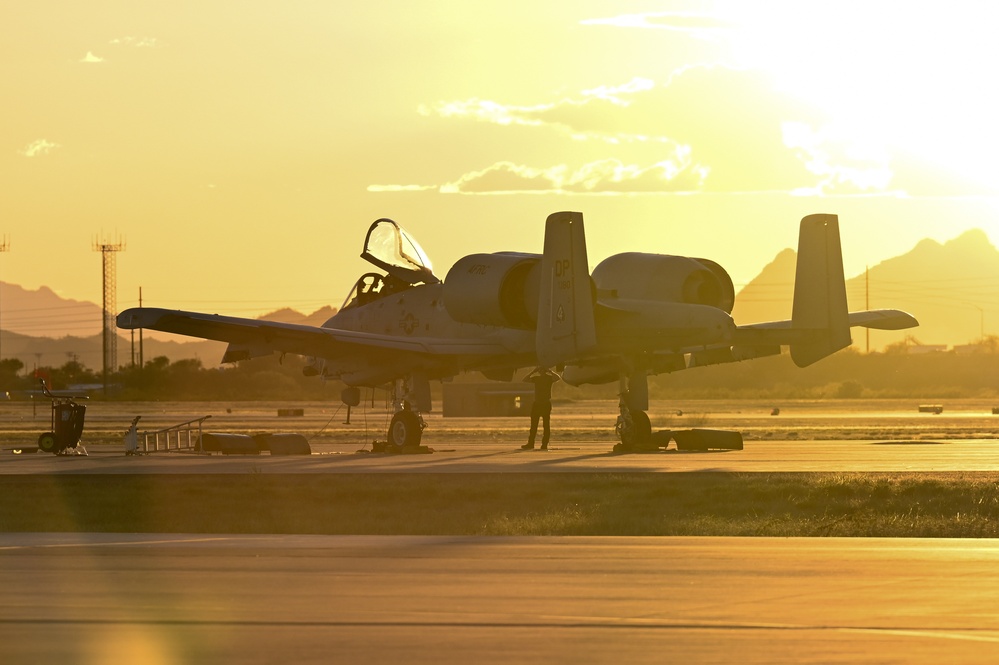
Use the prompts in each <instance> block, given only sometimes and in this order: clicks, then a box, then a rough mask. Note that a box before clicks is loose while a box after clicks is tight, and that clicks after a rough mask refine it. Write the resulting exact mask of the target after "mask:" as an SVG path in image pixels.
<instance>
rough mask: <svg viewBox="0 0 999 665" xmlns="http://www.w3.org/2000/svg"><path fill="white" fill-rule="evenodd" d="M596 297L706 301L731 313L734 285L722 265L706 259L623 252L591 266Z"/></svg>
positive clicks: (702, 302)
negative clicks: (592, 267)
mask: <svg viewBox="0 0 999 665" xmlns="http://www.w3.org/2000/svg"><path fill="white" fill-rule="evenodd" d="M593 281H594V282H595V284H596V286H597V293H598V294H599V295H600V297H605V296H608V297H611V298H621V299H629V300H652V301H660V302H674V303H685V304H689V305H708V306H710V307H716V308H718V309H721V310H724V311H725V312H726V313H728V314H731V313H732V307H733V306H734V305H735V286H734V285H733V284H732V278H731V277H729V274H728V273H727V272H725V269H724V268H722V267H721V266H720V265H718V264H717V263H715V262H714V261H710V260H708V259H695V258H690V257H686V256H669V255H666V254H644V253H641V252H626V253H624V254H615V255H614V256H609V257H607V258H606V259H604V260H603V261H601V262H600V264H599V265H598V266H597V267H596V268H595V269H594V270H593Z"/></svg>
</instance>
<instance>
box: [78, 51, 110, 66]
mask: <svg viewBox="0 0 999 665" xmlns="http://www.w3.org/2000/svg"><path fill="white" fill-rule="evenodd" d="M79 62H85V63H88V64H92V63H98V62H104V58H101V57H98V56H96V55H94V54H93V52H92V51H87V55H85V56H83V57H82V58H81V59H80V60H79Z"/></svg>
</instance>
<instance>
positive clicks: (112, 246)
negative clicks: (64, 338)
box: [94, 238, 125, 393]
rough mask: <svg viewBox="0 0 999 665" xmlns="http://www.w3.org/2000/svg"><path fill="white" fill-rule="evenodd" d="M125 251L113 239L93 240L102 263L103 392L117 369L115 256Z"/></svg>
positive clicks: (122, 245)
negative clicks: (109, 240) (109, 378)
mask: <svg viewBox="0 0 999 665" xmlns="http://www.w3.org/2000/svg"><path fill="white" fill-rule="evenodd" d="M124 250H125V243H124V242H122V241H119V240H118V239H117V238H115V241H114V242H107V241H106V240H104V239H101V240H97V239H96V238H95V239H94V251H95V252H100V253H101V258H102V259H103V263H104V325H103V326H102V327H101V334H102V339H103V341H104V372H103V376H104V392H105V393H106V392H107V391H108V377H109V376H110V375H111V374H113V373H114V372H115V370H116V369H118V332H117V328H116V326H115V321H114V320H115V316H117V314H118V312H117V311H116V310H117V304H116V302H117V300H116V295H115V288H116V284H117V281H118V278H117V276H116V275H115V256H116V254H117V253H118V252H122V251H124Z"/></svg>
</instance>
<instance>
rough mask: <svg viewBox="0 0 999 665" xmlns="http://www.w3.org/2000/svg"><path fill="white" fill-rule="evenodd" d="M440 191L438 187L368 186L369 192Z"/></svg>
mask: <svg viewBox="0 0 999 665" xmlns="http://www.w3.org/2000/svg"><path fill="white" fill-rule="evenodd" d="M436 189H440V187H439V186H438V185H368V188H367V190H368V191H369V192H423V191H427V190H436Z"/></svg>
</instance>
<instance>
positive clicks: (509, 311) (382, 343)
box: [117, 212, 918, 450]
mask: <svg viewBox="0 0 999 665" xmlns="http://www.w3.org/2000/svg"><path fill="white" fill-rule="evenodd" d="M361 257H362V258H364V259H366V260H367V261H368V262H370V263H371V264H373V265H374V266H375V267H377V268H379V269H380V271H383V272H368V273H365V274H363V275H361V277H360V278H359V279H358V280H357V282H356V283H355V284H354V287H353V288H352V289H351V291H350V294H349V295H348V296H347V299H346V300H345V301H344V303H343V306H342V307H341V308H340V309H339V311H337V313H336V314H335V315H334V316H333V317H332V318H330V319H329V320H328V321H327V322H326V323H324V324H323V325H322V326H321V327H314V326H307V325H297V324H291V323H277V322H272V321H259V320H255V319H244V318H234V317H229V316H219V315H216V314H202V313H197V312H185V311H173V310H166V309H155V308H134V309H128V310H125V311H124V312H122V313H121V314H120V315H118V319H117V324H118V327H119V328H124V329H135V328H148V329H152V330H161V331H164V332H170V333H179V334H182V335H190V336H193V337H200V338H204V339H213V340H219V341H224V342H228V343H229V346H228V348H227V350H226V352H225V355H224V357H223V359H222V362H233V361H238V360H243V359H248V358H253V357H258V356H264V355H270V354H272V353H275V352H277V353H292V354H300V355H303V356H307V357H308V358H309V364H308V365H307V366H306V368H305V372H306V373H307V374H311V375H318V376H321V377H323V378H326V379H339V380H341V381H342V382H344V383H345V384H346V386H347V387H346V388H345V389H344V390H343V393H342V395H341V397H342V400H343V402H344V403H345V404H348V405H354V406H356V405H357V404H358V403H359V401H360V387H362V386H370V387H379V386H385V385H391V390H392V401H393V405H394V410H395V413H394V415H393V417H392V420H391V422H390V425H389V430H388V445H389V447H390V448H389V449H397V450H402V449H406V448H411V447H414V446H418V445H419V443H420V439H421V436H422V432H423V429H424V427H425V422H424V420H423V418H422V415H421V414H422V413H426V412H429V411H430V410H431V399H430V382H431V381H432V380H438V379H448V378H450V377H453V376H455V375H457V374H458V373H460V372H463V371H475V370H477V371H480V372H482V373H483V374H484V375H485V376H486V377H487V378H490V379H496V380H507V381H509V380H512V378H513V376H514V372H515V371H517V370H518V369H522V368H525V367H540V368H558V369H561V370H562V372H563V374H562V376H563V378H564V379H565V380H566V381H567V382H568V383H571V384H576V385H578V384H581V383H605V382H611V381H618V382H619V384H620V394H621V400H620V414H619V416H618V419H617V424H616V430H617V432H618V435H619V436H620V437H621V444H619V446H621V447H623V449H625V450H627V449H632V448H634V449H641V448H643V447H645V446H647V445H648V442H649V439H650V438H651V426H650V423H649V418H648V415H647V414H646V412H647V411H648V408H649V403H648V376H649V375H654V374H659V373H662V372H673V371H677V370H680V369H686V368H689V367H698V366H702V365H709V364H715V363H724V362H734V361H739V360H749V359H752V358H760V357H763V356H769V355H774V354H779V353H780V352H781V347H782V346H788V347H790V354H791V358H792V359H793V361H794V362H795V363H796V364H797V365H798V366H800V367H805V366H807V365H810V364H812V363H814V362H816V361H818V360H820V359H822V358H824V357H826V356H828V355H830V354H832V353H834V352H835V351H837V350H839V349H842V348H844V347H846V346H849V344H850V343H851V338H850V327H851V326H865V327H868V328H878V329H883V330H898V329H903V328H910V327H913V326H916V325H918V324H917V322H916V320H915V319H914V318H913V317H912V316H910V315H909V314H907V313H905V312H902V311H898V310H892V309H880V310H869V311H861V312H849V311H848V310H847V301H846V285H845V280H844V275H843V258H842V253H841V248H840V236H839V221H838V219H837V217H836V216H835V215H810V216H808V217H805V218H804V219H803V220H802V221H801V226H800V231H799V240H798V262H797V269H796V276H795V290H794V301H793V306H792V312H791V318H790V319H789V320H786V321H773V322H768V323H756V324H752V325H742V326H739V325H736V324H735V323H734V322H733V320H732V317H731V312H732V307H733V305H734V304H735V288H734V286H733V283H732V279H731V278H730V277H729V275H728V273H726V272H725V270H724V269H723V268H722V267H721V266H720V265H718V264H717V263H715V262H713V261H710V260H708V259H700V258H690V257H683V256H669V255H663V254H649V253H640V252H628V253H624V254H616V255H614V256H611V257H609V258H607V259H605V260H603V261H602V262H601V263H600V264H599V265H597V266H596V268H595V269H594V270H593V273H592V274H591V273H590V270H589V264H588V260H587V250H586V239H585V233H584V229H583V216H582V214H581V213H578V212H558V213H554V214H552V215H550V216H549V217H548V220H547V222H546V225H545V237H544V249H543V252H542V253H540V254H537V253H524V252H497V253H490V254H470V255H468V256H465V257H464V258H461V259H459V260H458V261H457V263H455V264H454V266H452V268H451V269H450V270H449V271H448V273H447V275H446V277H445V278H444V280H443V281H442V280H441V279H439V278H438V277H437V276H436V275H435V274H434V272H433V268H432V266H431V263H430V261H429V260H428V259H427V256H426V254H425V253H424V251H423V249H422V248H421V247H420V245H419V244H418V243H417V242H416V240H415V239H413V237H412V236H411V235H410V234H408V233H407V232H406V231H404V230H403V229H402V227H400V226H399V225H398V224H396V223H395V222H394V221H392V220H390V219H379V220H377V221H375V222H374V223H373V224H372V225H371V226H370V227H369V229H368V233H367V236H366V237H365V240H364V248H363V251H362V253H361Z"/></svg>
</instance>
